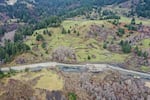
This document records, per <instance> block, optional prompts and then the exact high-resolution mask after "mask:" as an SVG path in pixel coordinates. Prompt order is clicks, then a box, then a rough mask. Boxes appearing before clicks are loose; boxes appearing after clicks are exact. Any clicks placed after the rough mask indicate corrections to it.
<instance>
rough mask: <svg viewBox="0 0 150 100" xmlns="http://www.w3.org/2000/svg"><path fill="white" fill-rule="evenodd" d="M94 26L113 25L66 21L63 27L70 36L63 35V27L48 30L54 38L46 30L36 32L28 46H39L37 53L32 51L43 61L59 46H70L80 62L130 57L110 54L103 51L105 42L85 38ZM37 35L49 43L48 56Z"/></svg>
mask: <svg viewBox="0 0 150 100" xmlns="http://www.w3.org/2000/svg"><path fill="white" fill-rule="evenodd" d="M93 24H96V25H103V24H104V25H105V27H112V24H110V23H108V22H107V21H100V20H84V21H72V20H66V21H63V22H62V25H61V26H62V27H64V28H65V30H68V29H69V30H70V31H71V33H70V34H61V31H62V27H57V28H47V29H48V30H49V31H51V33H52V36H48V35H44V34H43V31H44V29H41V30H36V31H35V32H34V34H33V35H32V36H31V37H30V38H29V39H28V40H27V41H26V44H28V45H29V46H30V47H31V48H33V47H34V46H35V45H38V50H36V52H35V51H34V50H32V51H33V53H35V54H36V55H38V56H39V58H42V59H43V60H44V59H45V58H49V57H50V55H51V53H52V51H53V50H55V49H56V48H58V47H59V46H68V47H72V48H73V49H75V52H76V55H77V60H78V62H85V61H86V62H123V61H124V60H125V58H126V57H127V56H128V55H125V54H117V53H112V52H109V51H108V50H105V49H103V42H100V41H97V40H96V39H94V38H88V39H86V38H84V37H85V35H86V33H87V32H88V31H89V29H90V28H89V27H90V25H93ZM74 30H76V33H74ZM78 32H79V34H80V35H79V36H77V33H78ZM35 33H38V34H42V35H43V37H44V39H45V42H46V43H47V50H48V54H46V53H45V52H46V51H45V50H44V49H43V48H42V47H41V44H42V43H39V42H37V41H36V36H37V35H36V34H35ZM32 44H34V45H32ZM89 45H92V47H89ZM41 54H42V56H41ZM88 55H89V56H90V57H91V59H90V60H89V59H88Z"/></svg>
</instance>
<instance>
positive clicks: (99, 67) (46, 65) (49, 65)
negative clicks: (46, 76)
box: [1, 62, 150, 79]
mask: <svg viewBox="0 0 150 100" xmlns="http://www.w3.org/2000/svg"><path fill="white" fill-rule="evenodd" d="M56 66H63V67H68V68H69V67H85V68H87V69H88V71H90V72H101V71H104V70H105V69H112V70H116V71H118V72H120V73H123V74H126V75H130V76H137V77H139V78H145V79H150V74H148V73H142V72H137V71H132V70H127V69H123V68H120V67H117V66H112V65H108V64H85V65H77V64H63V63H57V62H47V63H37V64H30V65H20V66H12V67H5V68H1V71H2V72H8V71H10V69H12V70H15V71H22V70H25V69H37V68H39V69H43V68H55V67H56Z"/></svg>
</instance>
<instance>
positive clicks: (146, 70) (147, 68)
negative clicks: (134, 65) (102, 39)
mask: <svg viewBox="0 0 150 100" xmlns="http://www.w3.org/2000/svg"><path fill="white" fill-rule="evenodd" d="M140 69H141V71H143V72H149V71H150V67H148V66H142V67H141V68H140Z"/></svg>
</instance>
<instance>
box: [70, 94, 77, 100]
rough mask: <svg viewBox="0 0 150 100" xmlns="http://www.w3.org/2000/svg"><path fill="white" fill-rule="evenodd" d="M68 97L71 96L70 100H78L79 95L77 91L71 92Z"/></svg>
mask: <svg viewBox="0 0 150 100" xmlns="http://www.w3.org/2000/svg"><path fill="white" fill-rule="evenodd" d="M68 98H69V100H77V96H76V94H75V93H69V94H68Z"/></svg>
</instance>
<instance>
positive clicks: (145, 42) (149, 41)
mask: <svg viewBox="0 0 150 100" xmlns="http://www.w3.org/2000/svg"><path fill="white" fill-rule="evenodd" d="M142 44H143V45H142V47H144V48H150V39H144V40H142Z"/></svg>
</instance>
